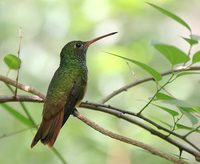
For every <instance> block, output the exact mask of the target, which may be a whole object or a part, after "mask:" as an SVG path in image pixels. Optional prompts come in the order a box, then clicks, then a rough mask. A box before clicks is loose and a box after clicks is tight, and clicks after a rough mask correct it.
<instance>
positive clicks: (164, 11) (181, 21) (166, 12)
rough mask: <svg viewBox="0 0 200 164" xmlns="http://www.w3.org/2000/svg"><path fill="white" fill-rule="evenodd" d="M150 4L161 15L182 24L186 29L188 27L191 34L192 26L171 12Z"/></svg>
mask: <svg viewBox="0 0 200 164" xmlns="http://www.w3.org/2000/svg"><path fill="white" fill-rule="evenodd" d="M147 3H148V2H147ZM148 4H149V5H151V6H152V7H154V8H155V9H157V10H159V11H160V12H161V13H163V14H165V15H166V16H168V17H170V18H172V19H173V20H175V21H176V22H178V23H180V24H181V25H183V26H184V27H186V28H187V29H188V30H189V31H190V32H191V31H192V30H191V28H190V26H189V25H188V24H187V23H186V22H185V21H184V20H183V19H182V18H180V17H178V16H177V15H175V14H173V13H171V12H169V11H168V10H165V9H163V8H161V7H159V6H156V5H154V4H152V3H148Z"/></svg>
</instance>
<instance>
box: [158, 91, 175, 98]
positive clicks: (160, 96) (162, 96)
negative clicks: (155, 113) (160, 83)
mask: <svg viewBox="0 0 200 164" xmlns="http://www.w3.org/2000/svg"><path fill="white" fill-rule="evenodd" d="M173 99H174V98H173V97H171V96H169V95H166V94H164V93H162V92H158V93H157V94H156V97H155V100H173Z"/></svg>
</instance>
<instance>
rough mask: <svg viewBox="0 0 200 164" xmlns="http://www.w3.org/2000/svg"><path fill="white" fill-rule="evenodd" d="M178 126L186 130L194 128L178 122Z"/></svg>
mask: <svg viewBox="0 0 200 164" xmlns="http://www.w3.org/2000/svg"><path fill="white" fill-rule="evenodd" d="M176 128H177V129H185V130H193V128H191V127H189V126H185V125H183V124H176Z"/></svg>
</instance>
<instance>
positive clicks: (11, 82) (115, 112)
mask: <svg viewBox="0 0 200 164" xmlns="http://www.w3.org/2000/svg"><path fill="white" fill-rule="evenodd" d="M0 80H1V81H4V82H6V81H8V82H10V84H11V85H13V86H15V84H16V83H15V81H13V80H10V79H9V78H7V77H4V76H1V75H0ZM18 86H19V88H20V89H22V90H25V91H26V92H29V93H32V94H35V95H37V96H39V97H41V98H42V99H44V98H45V96H44V94H42V93H40V92H39V91H37V90H36V89H34V88H32V87H30V86H26V85H24V84H18ZM27 88H29V89H28V90H27ZM81 106H82V107H86V108H88V109H94V110H98V111H101V112H105V113H108V114H112V115H114V116H117V117H119V118H122V119H124V120H127V121H129V122H131V123H134V124H136V125H138V126H140V127H143V128H144V129H146V130H148V129H149V127H148V126H146V125H145V124H143V123H142V124H140V123H139V122H138V121H136V122H135V120H133V119H132V118H130V117H127V116H125V115H123V113H122V112H117V111H113V110H111V109H109V108H108V109H106V108H100V107H97V106H98V105H96V104H94V105H91V104H84V103H82V104H81ZM143 125H145V126H143ZM148 131H149V132H151V133H152V134H154V135H157V136H158V137H160V138H162V139H164V140H166V141H168V142H169V143H171V144H172V145H174V146H177V147H179V148H180V149H182V150H184V151H186V152H188V153H190V154H193V155H194V156H195V157H196V159H199V157H200V154H199V153H198V152H196V151H194V150H192V149H190V148H188V147H186V146H184V145H182V144H180V143H178V144H177V142H176V141H174V140H173V139H171V138H166V136H165V135H163V134H162V133H159V132H158V131H155V130H154V129H152V128H151V129H149V130H148ZM157 133H158V134H157ZM160 134H161V136H159V135H160Z"/></svg>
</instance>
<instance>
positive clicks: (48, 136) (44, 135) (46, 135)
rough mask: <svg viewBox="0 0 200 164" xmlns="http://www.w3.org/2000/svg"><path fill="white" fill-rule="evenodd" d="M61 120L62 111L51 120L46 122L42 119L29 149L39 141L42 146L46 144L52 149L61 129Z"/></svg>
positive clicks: (62, 116)
mask: <svg viewBox="0 0 200 164" xmlns="http://www.w3.org/2000/svg"><path fill="white" fill-rule="evenodd" d="M63 118H64V110H61V111H60V112H59V113H57V114H56V115H55V116H54V117H53V118H51V119H48V120H46V119H44V118H43V120H42V123H41V125H40V127H39V129H38V131H37V133H36V135H35V137H34V138H33V141H32V144H31V148H32V147H34V146H35V145H36V144H37V143H38V141H39V140H41V142H42V143H43V144H45V145H46V144H48V146H49V147H52V146H53V144H54V143H55V141H56V138H57V136H58V134H59V131H60V129H61V127H62V122H63Z"/></svg>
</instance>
